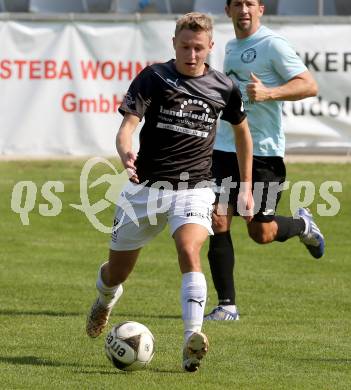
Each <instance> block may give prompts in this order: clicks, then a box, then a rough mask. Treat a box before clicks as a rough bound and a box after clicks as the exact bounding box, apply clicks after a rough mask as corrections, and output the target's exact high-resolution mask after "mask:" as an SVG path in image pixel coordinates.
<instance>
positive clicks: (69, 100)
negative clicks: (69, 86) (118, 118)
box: [61, 92, 122, 114]
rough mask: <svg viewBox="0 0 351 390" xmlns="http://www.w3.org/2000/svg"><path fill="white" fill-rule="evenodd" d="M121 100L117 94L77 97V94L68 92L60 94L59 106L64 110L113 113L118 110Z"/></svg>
mask: <svg viewBox="0 0 351 390" xmlns="http://www.w3.org/2000/svg"><path fill="white" fill-rule="evenodd" d="M121 104H122V100H120V99H119V98H118V96H117V95H112V96H111V97H106V96H104V95H103V94H99V97H98V98H77V95H76V94H74V93H72V92H69V93H66V94H65V95H63V96H62V99H61V108H62V110H63V111H64V112H71V113H73V112H79V113H98V114H112V113H113V114H114V113H116V112H117V111H118V108H119V106H120V105H121Z"/></svg>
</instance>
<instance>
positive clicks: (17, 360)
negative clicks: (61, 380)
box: [0, 356, 111, 374]
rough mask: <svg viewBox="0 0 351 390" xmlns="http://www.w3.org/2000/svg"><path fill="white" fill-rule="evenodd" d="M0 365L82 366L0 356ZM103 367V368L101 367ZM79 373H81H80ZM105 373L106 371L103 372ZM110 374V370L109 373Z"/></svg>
mask: <svg viewBox="0 0 351 390" xmlns="http://www.w3.org/2000/svg"><path fill="white" fill-rule="evenodd" d="M0 363H7V364H14V365H22V366H27V365H28V366H46V367H73V368H79V367H81V366H82V364H81V363H76V364H75V363H62V362H60V361H53V360H48V359H43V358H40V357H37V356H0ZM84 367H91V368H94V369H96V368H98V367H99V366H96V365H84ZM101 367H105V366H101ZM80 372H81V371H80ZM105 373H107V371H106V372H105ZM109 373H110V374H111V370H110V371H109Z"/></svg>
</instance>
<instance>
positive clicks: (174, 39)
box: [172, 37, 176, 50]
mask: <svg viewBox="0 0 351 390" xmlns="http://www.w3.org/2000/svg"><path fill="white" fill-rule="evenodd" d="M175 41H176V38H175V37H173V38H172V42H173V49H174V50H175Z"/></svg>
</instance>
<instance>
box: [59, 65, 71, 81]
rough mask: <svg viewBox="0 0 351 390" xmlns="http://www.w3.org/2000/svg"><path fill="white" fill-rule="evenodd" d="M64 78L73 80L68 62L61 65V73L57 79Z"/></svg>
mask: <svg viewBox="0 0 351 390" xmlns="http://www.w3.org/2000/svg"><path fill="white" fill-rule="evenodd" d="M64 77H68V78H69V79H70V80H72V79H73V75H72V70H71V66H70V64H69V61H67V60H65V61H63V63H62V67H61V72H60V74H59V79H62V78H64Z"/></svg>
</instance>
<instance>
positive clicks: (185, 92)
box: [119, 60, 246, 189]
mask: <svg viewBox="0 0 351 390" xmlns="http://www.w3.org/2000/svg"><path fill="white" fill-rule="evenodd" d="M119 111H120V112H121V113H122V114H124V113H125V112H128V113H131V114H134V115H136V116H138V117H139V118H140V119H142V118H143V117H145V123H144V125H143V127H142V129H141V131H140V149H139V152H138V156H137V159H136V162H135V165H136V167H137V175H138V177H139V180H140V182H144V181H146V180H147V181H148V183H149V185H150V184H152V183H154V182H156V181H168V182H170V183H171V184H172V185H173V186H175V185H176V184H177V183H178V182H180V174H181V173H182V172H187V173H188V174H189V179H188V180H187V181H188V185H189V188H191V187H193V186H195V185H196V184H197V183H199V182H202V181H205V180H210V178H211V162H212V151H213V144H214V138H215V133H216V122H217V119H218V117H219V115H220V113H221V112H222V118H223V119H225V120H226V121H228V122H230V123H232V124H239V123H241V122H242V120H243V119H244V118H245V117H246V113H245V111H244V108H243V104H242V101H241V94H240V91H239V89H238V88H237V87H236V86H235V85H234V83H233V81H232V80H231V79H230V78H229V77H227V76H225V75H224V74H222V73H220V72H217V71H216V70H214V69H212V68H211V67H208V71H207V73H206V74H204V75H202V76H199V77H191V76H184V75H183V74H180V73H179V72H177V70H176V67H175V63H174V60H170V61H168V62H166V63H163V64H153V65H151V66H148V67H146V68H145V69H144V70H143V71H142V72H141V73H140V74H139V75H138V76H137V77H136V78H135V79H134V80H133V82H132V84H131V85H130V88H129V90H128V92H127V94H126V96H125V98H124V100H123V103H122V105H121V106H120V108H119ZM174 188H175V189H176V187H174Z"/></svg>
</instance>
